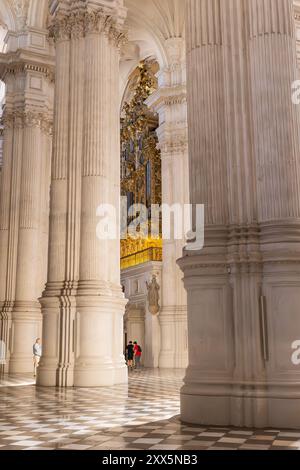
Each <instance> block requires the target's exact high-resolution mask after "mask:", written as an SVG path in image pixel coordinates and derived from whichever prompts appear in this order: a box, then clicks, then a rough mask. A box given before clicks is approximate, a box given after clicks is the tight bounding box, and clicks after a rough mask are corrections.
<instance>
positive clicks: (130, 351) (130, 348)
mask: <svg viewBox="0 0 300 470" xmlns="http://www.w3.org/2000/svg"><path fill="white" fill-rule="evenodd" d="M126 350H127V365H128V367H131V368H132V367H133V358H134V347H133V343H132V341H129V344H128V345H127V347H126Z"/></svg>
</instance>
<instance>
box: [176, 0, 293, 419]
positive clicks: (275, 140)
mask: <svg viewBox="0 0 300 470" xmlns="http://www.w3.org/2000/svg"><path fill="white" fill-rule="evenodd" d="M292 3H293V2H292V0H276V1H271V0H250V1H237V0H228V2H226V4H225V2H222V1H219V0H216V1H214V2H212V1H208V0H200V1H198V0H189V2H188V7H189V11H188V25H187V36H188V38H187V41H188V84H189V87H188V89H189V96H188V103H189V109H190V111H189V113H190V130H189V131H190V132H189V140H190V162H191V168H192V173H191V197H192V201H193V202H197V203H203V202H204V203H206V240H205V248H204V250H202V251H201V252H199V253H192V252H190V251H189V250H186V251H185V252H184V257H183V258H182V259H181V260H180V266H181V267H182V269H183V271H184V279H185V285H186V288H187V291H188V316H189V319H188V321H189V354H190V357H189V367H188V370H187V375H186V379H185V386H184V387H183V390H182V395H181V397H182V417H183V420H184V421H189V422H195V423H201V424H204V423H205V424H211V425H212V424H220V425H225V424H226V425H228V424H231V425H237V426H250V427H253V426H255V427H262V426H286V427H292V426H297V425H299V413H298V408H299V398H300V392H299V390H300V388H299V386H300V381H299V372H298V371H297V370H296V369H295V368H294V367H293V365H292V362H291V345H292V342H293V340H295V339H296V338H294V339H293V334H294V333H293V331H294V330H295V328H296V329H297V325H298V323H299V320H298V315H297V314H296V311H297V305H299V300H300V299H299V246H300V245H299V241H300V238H299V233H300V232H299V210H300V204H299V191H300V186H299V169H300V161H299V155H300V153H299V150H300V149H299V145H300V144H299V109H297V108H296V107H293V104H292V99H291V84H292V82H293V81H294V80H295V79H296V77H297V72H296V60H295V59H296V48H295V38H294V28H293V15H292V11H293V10H292ZM200 61H201V62H200ZM197 69H199V70H202V71H203V73H202V76H201V77H202V80H199V74H200V72H197ZM217 72H218V73H217ZM216 77H219V79H220V80H221V81H222V83H221V81H217V83H216ZM220 139H221V140H220ZM219 142H222V143H223V144H224V145H222V150H221V147H218V143H219ZM213 148H214V149H215V150H214V151H213V152H211V149H213ZM217 148H219V152H218V151H217ZM221 154H222V158H221ZM221 160H222V162H221ZM201 181H203V183H204V184H201V185H200V184H199V182H200V183H201ZM216 182H217V184H215V183H216ZM226 188H228V192H227V191H226V190H225V191H224V189H226ZM214 191H216V194H214ZM292 260H293V263H291V261H292ZM291 384H293V388H292V386H291Z"/></svg>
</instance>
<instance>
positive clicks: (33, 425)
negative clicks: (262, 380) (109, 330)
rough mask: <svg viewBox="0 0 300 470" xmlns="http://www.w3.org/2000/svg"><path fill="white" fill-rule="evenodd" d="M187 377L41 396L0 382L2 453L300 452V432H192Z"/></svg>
mask: <svg viewBox="0 0 300 470" xmlns="http://www.w3.org/2000/svg"><path fill="white" fill-rule="evenodd" d="M182 377H183V371H158V370H156V371H155V370H142V371H139V372H131V373H130V379H129V389H128V388H127V387H126V386H118V387H113V388H107V389H82V388H78V389H67V390H66V389H51V388H37V387H35V385H34V384H33V380H32V378H31V377H30V378H29V377H15V378H13V379H12V378H5V377H4V378H2V380H0V450H32V449H34V450H38V449H39V450H42V449H44V450H55V449H70V450H117V449H122V450H125V449H126V450H129V449H130V450H135V449H137V450H140V449H151V450H176V449H178V450H202V449H203V450H206V449H213V450H218V449H219V450H223V449H253V450H267V449H272V450H275V449H276V450H281V449H282V450H283V449H290V450H300V431H299V432H297V431H280V430H276V429H266V430H264V431H262V430H251V429H230V428H212V427H200V426H187V425H184V424H181V423H180V421H179V419H178V415H179V389H180V387H181V384H182Z"/></svg>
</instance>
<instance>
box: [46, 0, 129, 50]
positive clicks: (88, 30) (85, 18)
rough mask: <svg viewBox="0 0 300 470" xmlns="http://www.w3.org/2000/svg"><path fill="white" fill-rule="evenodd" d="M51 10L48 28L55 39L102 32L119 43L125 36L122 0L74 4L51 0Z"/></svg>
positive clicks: (77, 2)
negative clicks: (51, 15)
mask: <svg viewBox="0 0 300 470" xmlns="http://www.w3.org/2000/svg"><path fill="white" fill-rule="evenodd" d="M51 12H52V13H53V18H52V22H51V25H50V27H49V30H50V36H51V37H52V38H54V40H55V41H61V40H69V39H71V38H73V39H79V38H82V37H85V36H87V35H89V34H102V33H103V34H106V35H107V36H108V37H109V39H111V40H112V41H114V42H115V43H116V45H117V46H119V45H121V44H122V43H123V42H124V40H125V38H126V35H125V33H124V30H123V24H124V20H125V16H126V10H125V9H124V8H123V0H111V1H109V0H101V1H97V0H93V1H89V0H79V1H76V2H73V3H72V2H69V1H68V0H64V1H60V0H53V2H52V9H51Z"/></svg>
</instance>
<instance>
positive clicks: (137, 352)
mask: <svg viewBox="0 0 300 470" xmlns="http://www.w3.org/2000/svg"><path fill="white" fill-rule="evenodd" d="M141 357H142V348H141V346H140V345H139V344H138V343H137V341H135V342H134V362H135V367H136V369H138V368H139V367H140V365H141Z"/></svg>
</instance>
